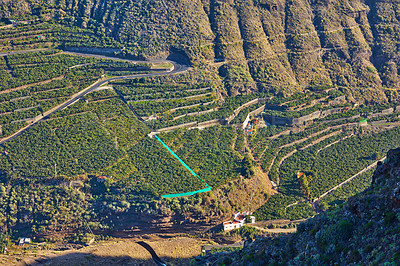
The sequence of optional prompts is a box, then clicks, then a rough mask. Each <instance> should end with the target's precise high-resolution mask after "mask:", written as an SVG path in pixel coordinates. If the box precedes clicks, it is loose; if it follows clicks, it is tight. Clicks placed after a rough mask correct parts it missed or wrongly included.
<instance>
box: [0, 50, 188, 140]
mask: <svg viewBox="0 0 400 266" xmlns="http://www.w3.org/2000/svg"><path fill="white" fill-rule="evenodd" d="M15 53H18V52H15ZM75 54H77V53H75ZM79 55H82V56H95V57H101V58H109V59H117V60H120V58H114V57H106V56H97V55H92V54H79ZM0 56H1V54H0ZM123 60H124V61H130V62H133V63H140V62H147V63H159V62H169V63H171V64H172V65H173V66H174V67H173V69H172V70H169V71H163V72H156V73H148V74H136V75H128V76H122V77H113V78H108V79H102V80H99V81H97V82H95V83H94V84H92V85H91V86H89V87H87V88H85V89H83V90H82V91H80V92H78V93H76V94H74V95H73V96H72V97H71V98H70V99H69V100H67V101H65V102H63V103H62V104H60V105H58V106H56V107H54V108H52V109H50V110H49V111H47V112H45V113H43V115H39V116H37V117H35V118H34V120H33V121H32V123H31V124H29V125H27V126H25V127H23V128H21V129H20V130H18V131H17V132H16V133H14V134H12V135H11V136H9V137H6V138H3V139H0V145H1V144H3V143H4V142H7V141H10V140H13V139H15V138H16V137H18V136H20V135H21V134H22V133H24V132H25V131H26V130H27V129H29V128H31V127H33V126H35V125H36V124H38V123H39V122H40V121H42V120H43V119H45V118H47V117H49V116H50V115H51V114H54V113H55V112H57V111H59V110H62V109H64V108H66V107H68V106H70V105H71V104H73V103H75V102H76V101H78V100H79V99H81V98H82V97H83V96H85V95H86V94H88V93H90V92H93V91H95V90H97V89H98V88H99V87H100V86H102V85H104V84H106V83H108V82H111V81H115V80H121V79H130V78H142V77H155V76H164V75H174V74H178V73H182V72H185V71H188V70H189V68H190V67H189V66H187V65H182V64H180V63H177V62H174V61H170V60H161V61H160V60H156V61H136V60H129V59H123Z"/></svg>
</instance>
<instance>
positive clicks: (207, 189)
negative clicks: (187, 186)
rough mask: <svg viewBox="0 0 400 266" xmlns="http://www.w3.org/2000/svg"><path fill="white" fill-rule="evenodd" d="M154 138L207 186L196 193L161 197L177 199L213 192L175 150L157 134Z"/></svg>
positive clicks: (190, 192)
mask: <svg viewBox="0 0 400 266" xmlns="http://www.w3.org/2000/svg"><path fill="white" fill-rule="evenodd" d="M154 137H155V138H156V139H157V140H158V141H159V142H161V144H162V145H163V146H164V147H165V148H166V149H167V150H168V151H169V152H170V153H171V154H172V155H173V156H174V157H175V158H176V159H178V160H179V162H180V163H181V164H182V165H183V166H185V168H186V169H188V170H189V171H190V172H191V173H192V175H194V176H195V177H197V178H198V179H199V180H200V181H201V182H203V183H204V184H205V185H206V188H203V189H200V190H195V191H189V192H185V193H177V194H167V195H161V197H163V198H176V197H183V196H192V195H195V194H197V193H202V192H207V191H211V187H210V186H209V185H208V184H207V182H206V181H204V180H203V179H202V178H201V177H200V176H198V175H197V174H196V173H195V172H194V171H193V170H192V169H190V167H189V166H187V164H186V163H185V162H184V161H182V160H181V158H179V157H178V155H176V154H175V152H174V151H173V150H171V149H170V148H169V147H168V146H167V145H166V144H165V143H164V142H163V141H162V140H161V139H160V138H159V137H158V136H157V134H155V135H154Z"/></svg>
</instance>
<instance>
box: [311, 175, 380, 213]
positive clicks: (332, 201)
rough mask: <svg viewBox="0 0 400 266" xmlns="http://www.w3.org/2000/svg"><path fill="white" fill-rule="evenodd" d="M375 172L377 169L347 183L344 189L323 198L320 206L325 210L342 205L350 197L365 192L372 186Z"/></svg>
mask: <svg viewBox="0 0 400 266" xmlns="http://www.w3.org/2000/svg"><path fill="white" fill-rule="evenodd" d="M374 171H375V169H371V170H369V171H367V172H365V173H363V174H361V175H359V176H357V177H356V178H354V179H353V180H351V181H350V182H348V183H346V184H345V185H343V186H342V187H340V188H338V189H336V190H334V191H332V192H331V193H329V194H328V195H327V196H326V197H324V198H322V199H321V200H320V201H319V203H318V204H319V205H320V206H321V208H322V209H324V210H326V209H328V208H331V207H335V206H338V205H340V204H342V203H343V202H344V201H346V200H347V199H348V198H349V197H351V196H354V195H356V194H358V193H360V192H362V191H364V190H365V189H367V188H368V187H369V186H370V185H371V180H372V175H373V173H374Z"/></svg>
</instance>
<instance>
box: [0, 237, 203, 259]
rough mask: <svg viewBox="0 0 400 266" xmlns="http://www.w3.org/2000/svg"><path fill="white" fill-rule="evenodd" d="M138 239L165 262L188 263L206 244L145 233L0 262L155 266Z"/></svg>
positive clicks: (27, 254) (12, 257) (6, 257)
mask: <svg viewBox="0 0 400 266" xmlns="http://www.w3.org/2000/svg"><path fill="white" fill-rule="evenodd" d="M137 241H145V242H146V243H148V244H149V245H150V246H151V247H152V248H153V249H154V251H155V252H156V253H157V255H158V256H159V257H160V258H161V259H162V260H163V261H164V262H166V263H171V264H173V265H188V264H190V261H191V259H192V258H193V257H195V256H197V255H200V252H201V247H202V245H204V244H207V243H208V242H207V241H203V240H200V239H196V238H188V237H179V236H162V237H160V236H154V235H152V236H147V237H142V238H137V239H120V238H118V239H112V240H108V241H104V242H101V243H95V244H92V245H90V246H87V247H83V248H81V249H69V250H65V251H54V250H53V251H51V250H43V251H38V252H37V253H33V252H31V253H30V254H29V253H25V254H21V255H14V256H6V255H0V265H62V266H64V265H155V263H154V261H153V260H152V258H151V255H150V253H149V252H148V251H147V250H146V249H144V248H143V247H142V246H140V245H138V244H137V243H136V242H137Z"/></svg>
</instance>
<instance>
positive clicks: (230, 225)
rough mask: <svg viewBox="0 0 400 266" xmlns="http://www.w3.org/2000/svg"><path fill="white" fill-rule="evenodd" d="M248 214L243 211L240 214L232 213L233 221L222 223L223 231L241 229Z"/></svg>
mask: <svg viewBox="0 0 400 266" xmlns="http://www.w3.org/2000/svg"><path fill="white" fill-rule="evenodd" d="M249 214H250V213H249V212H248V211H245V212H242V213H241V212H236V213H234V214H233V221H227V222H224V223H223V226H224V231H228V230H233V229H238V228H241V227H242V226H243V225H244V222H245V221H246V217H247V216H248V215H249Z"/></svg>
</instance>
